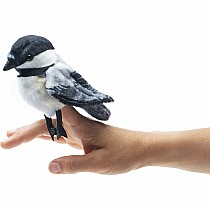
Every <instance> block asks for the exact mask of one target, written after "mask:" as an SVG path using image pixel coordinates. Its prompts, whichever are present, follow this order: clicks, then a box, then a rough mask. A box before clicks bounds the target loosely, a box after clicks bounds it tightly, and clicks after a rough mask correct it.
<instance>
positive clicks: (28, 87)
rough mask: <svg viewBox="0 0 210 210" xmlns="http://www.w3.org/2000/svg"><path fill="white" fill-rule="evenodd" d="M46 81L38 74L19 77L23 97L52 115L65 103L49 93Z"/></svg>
mask: <svg viewBox="0 0 210 210" xmlns="http://www.w3.org/2000/svg"><path fill="white" fill-rule="evenodd" d="M45 83H46V79H45V78H40V77H37V76H32V77H20V78H18V87H19V91H20V94H21V96H22V97H23V99H24V100H25V101H26V102H27V103H28V104H29V105H31V106H33V107H35V108H36V109H38V110H39V111H41V112H43V113H44V114H46V115H47V116H48V117H52V116H53V115H55V111H56V110H59V109H62V108H63V107H64V104H62V103H60V102H59V101H58V100H56V99H54V98H53V97H52V96H50V95H49V94H48V93H47V91H46V89H45Z"/></svg>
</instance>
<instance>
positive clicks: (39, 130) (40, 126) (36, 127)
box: [1, 120, 48, 149]
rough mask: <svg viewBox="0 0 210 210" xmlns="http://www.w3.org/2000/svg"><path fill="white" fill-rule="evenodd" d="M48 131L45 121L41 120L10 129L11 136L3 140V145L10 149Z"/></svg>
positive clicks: (9, 134)
mask: <svg viewBox="0 0 210 210" xmlns="http://www.w3.org/2000/svg"><path fill="white" fill-rule="evenodd" d="M47 133H48V131H47V127H46V125H45V121H44V120H39V121H37V122H35V123H33V124H31V125H28V126H24V127H21V128H18V129H16V130H13V131H8V133H7V135H8V137H9V138H8V139H7V140H6V141H4V142H1V147H2V148H4V149H10V148H13V147H16V146H18V145H20V144H22V143H24V142H28V141H31V140H33V139H35V138H37V137H39V136H40V135H43V134H47Z"/></svg>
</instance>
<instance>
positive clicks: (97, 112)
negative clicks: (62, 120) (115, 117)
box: [82, 104, 111, 121]
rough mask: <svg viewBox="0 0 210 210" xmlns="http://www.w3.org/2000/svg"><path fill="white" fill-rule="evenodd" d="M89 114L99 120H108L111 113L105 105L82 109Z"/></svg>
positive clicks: (89, 106) (88, 106)
mask: <svg viewBox="0 0 210 210" xmlns="http://www.w3.org/2000/svg"><path fill="white" fill-rule="evenodd" d="M82 108H83V109H84V110H85V111H86V112H87V113H88V114H90V115H91V116H92V117H94V118H96V119H98V120H104V121H105V120H108V119H109V117H110V115H111V112H110V110H109V109H107V108H106V106H104V105H103V104H98V105H87V106H83V107H82Z"/></svg>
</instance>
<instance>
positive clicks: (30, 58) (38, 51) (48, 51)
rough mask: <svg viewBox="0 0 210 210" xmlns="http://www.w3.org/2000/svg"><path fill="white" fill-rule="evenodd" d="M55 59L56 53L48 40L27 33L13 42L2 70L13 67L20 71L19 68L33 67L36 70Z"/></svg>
mask: <svg viewBox="0 0 210 210" xmlns="http://www.w3.org/2000/svg"><path fill="white" fill-rule="evenodd" d="M55 61H56V54H55V52H54V47H53V45H52V43H51V42H50V41H49V40H47V39H46V38H44V37H41V36H35V35H28V36H24V37H21V38H19V39H18V40H17V41H16V42H15V43H14V44H13V46H12V48H11V51H10V52H9V54H8V56H7V63H6V64H5V66H4V68H3V70H4V71H8V70H10V69H13V68H15V69H16V70H17V71H18V72H19V73H20V72H21V70H24V71H27V70H28V71H30V69H33V71H35V72H36V69H39V70H40V69H41V68H46V67H49V66H52V65H53V64H54V63H55ZM38 72H39V71H37V74H39V73H38ZM35 74H36V73H35Z"/></svg>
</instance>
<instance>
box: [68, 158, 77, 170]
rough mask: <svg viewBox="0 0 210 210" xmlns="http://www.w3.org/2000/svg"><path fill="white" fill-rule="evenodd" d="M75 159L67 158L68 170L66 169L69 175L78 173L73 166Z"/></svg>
mask: <svg viewBox="0 0 210 210" xmlns="http://www.w3.org/2000/svg"><path fill="white" fill-rule="evenodd" d="M73 162H74V161H73V157H72V156H68V157H67V164H66V165H67V168H66V170H67V172H68V173H71V174H74V173H76V171H75V168H74V165H73Z"/></svg>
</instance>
